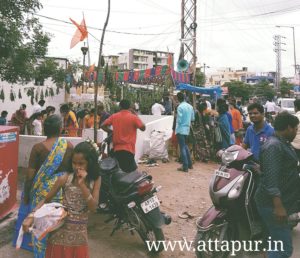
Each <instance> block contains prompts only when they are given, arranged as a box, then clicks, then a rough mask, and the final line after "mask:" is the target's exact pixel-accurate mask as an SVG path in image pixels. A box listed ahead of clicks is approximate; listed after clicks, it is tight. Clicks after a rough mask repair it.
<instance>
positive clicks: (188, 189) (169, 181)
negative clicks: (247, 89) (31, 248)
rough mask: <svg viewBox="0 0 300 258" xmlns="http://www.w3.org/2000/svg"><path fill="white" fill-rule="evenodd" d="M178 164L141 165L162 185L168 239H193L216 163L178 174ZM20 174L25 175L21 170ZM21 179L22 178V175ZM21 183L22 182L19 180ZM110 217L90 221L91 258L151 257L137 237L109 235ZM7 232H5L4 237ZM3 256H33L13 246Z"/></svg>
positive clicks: (124, 232) (94, 217)
mask: <svg viewBox="0 0 300 258" xmlns="http://www.w3.org/2000/svg"><path fill="white" fill-rule="evenodd" d="M178 167H179V164H178V163H176V162H174V161H173V162H170V163H165V164H163V163H159V166H156V167H146V166H144V165H139V169H140V170H144V171H147V172H148V173H149V174H151V175H152V176H153V180H154V182H155V185H161V186H162V189H161V191H160V192H159V193H158V196H159V199H160V200H161V201H162V204H161V210H162V211H164V212H166V213H168V214H170V215H171V216H172V219H173V221H172V223H171V224H170V225H168V226H164V228H163V231H164V234H165V238H166V240H182V239H183V238H184V237H185V238H186V239H187V240H190V241H191V240H193V238H194V236H195V234H196V219H197V218H198V217H199V216H201V215H202V214H203V213H204V212H205V211H206V209H207V208H209V206H210V204H211V202H210V200H209V195H208V184H209V180H210V177H211V175H212V173H213V171H214V169H216V167H217V165H216V164H214V163H208V164H205V163H195V164H194V169H193V170H190V171H189V173H183V172H178V171H176V170H177V168H178ZM20 173H23V172H22V171H21V172H20ZM20 176H21V175H20ZM20 181H21V180H20ZM20 185H21V184H20ZM184 211H187V212H188V213H189V214H191V215H194V217H193V218H191V219H181V218H179V217H178V214H180V213H182V212H184ZM106 218H107V215H99V214H92V215H91V216H90V221H89V228H88V230H89V248H90V255H91V258H98V257H149V254H148V252H147V250H146V248H145V246H144V244H143V242H142V241H141V240H140V238H139V237H138V235H137V234H134V235H133V236H132V235H131V234H130V233H129V231H128V230H125V229H123V230H122V229H121V230H119V231H117V232H116V233H115V234H114V235H113V236H110V233H111V230H112V228H113V222H110V223H108V224H106V223H104V220H105V219H106ZM3 233H4V232H2V234H3ZM0 257H2V258H4V257H24V258H27V257H28V258H29V257H32V254H31V253H30V252H27V251H24V250H19V251H15V250H14V248H13V247H11V245H10V244H6V245H4V246H2V247H1V248H0ZM159 257H195V255H194V253H193V252H188V251H185V252H181V251H180V250H179V248H176V250H175V251H174V252H171V251H168V252H162V253H161V254H160V255H159Z"/></svg>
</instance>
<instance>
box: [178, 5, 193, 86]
mask: <svg viewBox="0 0 300 258" xmlns="http://www.w3.org/2000/svg"><path fill="white" fill-rule="evenodd" d="M196 32H197V0H181V39H180V40H181V46H180V55H179V59H185V60H186V61H187V62H188V63H189V65H190V68H191V69H192V71H193V78H195V71H196V62H197V48H196V36H197V33H196ZM193 81H194V80H193Z"/></svg>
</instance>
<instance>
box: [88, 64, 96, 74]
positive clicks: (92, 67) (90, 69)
mask: <svg viewBox="0 0 300 258" xmlns="http://www.w3.org/2000/svg"><path fill="white" fill-rule="evenodd" d="M94 70H95V64H92V65H91V66H90V67H89V72H90V73H92V72H94Z"/></svg>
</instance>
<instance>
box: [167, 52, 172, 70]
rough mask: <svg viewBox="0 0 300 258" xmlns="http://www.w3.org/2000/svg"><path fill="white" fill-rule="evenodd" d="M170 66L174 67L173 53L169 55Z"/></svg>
mask: <svg viewBox="0 0 300 258" xmlns="http://www.w3.org/2000/svg"><path fill="white" fill-rule="evenodd" d="M168 66H169V67H173V57H172V55H171V54H169V55H168Z"/></svg>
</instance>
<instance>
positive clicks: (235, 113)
mask: <svg viewBox="0 0 300 258" xmlns="http://www.w3.org/2000/svg"><path fill="white" fill-rule="evenodd" d="M229 112H230V114H231V116H232V127H233V129H234V132H235V144H237V145H240V144H241V143H242V139H241V136H240V135H239V131H240V130H241V129H242V128H243V119H242V115H241V112H240V111H239V110H238V109H237V108H236V105H235V103H234V102H232V103H230V104H229Z"/></svg>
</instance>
